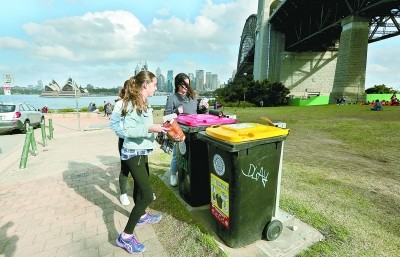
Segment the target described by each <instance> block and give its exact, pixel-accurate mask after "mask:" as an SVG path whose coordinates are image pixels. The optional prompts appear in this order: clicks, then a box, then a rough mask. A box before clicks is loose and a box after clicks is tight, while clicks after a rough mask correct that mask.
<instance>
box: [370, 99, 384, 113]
mask: <svg viewBox="0 0 400 257" xmlns="http://www.w3.org/2000/svg"><path fill="white" fill-rule="evenodd" d="M370 110H371V111H382V110H383V108H382V103H381V102H379V99H377V100H376V101H375V104H374V106H372V107H371V109H370Z"/></svg>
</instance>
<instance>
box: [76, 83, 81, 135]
mask: <svg viewBox="0 0 400 257" xmlns="http://www.w3.org/2000/svg"><path fill="white" fill-rule="evenodd" d="M76 91H77V90H76V89H75V102H76V116H77V118H78V130H79V131H80V130H81V117H80V114H79V108H78V96H77V92H76Z"/></svg>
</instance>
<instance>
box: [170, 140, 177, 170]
mask: <svg viewBox="0 0 400 257" xmlns="http://www.w3.org/2000/svg"><path fill="white" fill-rule="evenodd" d="M177 145H178V144H175V145H174V148H173V150H172V158H171V163H170V168H169V171H170V172H171V175H176V173H177V172H178V155H177V152H176V151H177V148H178V146H177Z"/></svg>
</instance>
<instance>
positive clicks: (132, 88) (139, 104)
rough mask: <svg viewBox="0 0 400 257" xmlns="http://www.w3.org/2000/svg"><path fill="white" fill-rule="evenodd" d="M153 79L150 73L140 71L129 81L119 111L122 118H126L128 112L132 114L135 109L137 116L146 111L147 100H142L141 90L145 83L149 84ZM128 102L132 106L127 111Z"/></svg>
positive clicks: (153, 76)
mask: <svg viewBox="0 0 400 257" xmlns="http://www.w3.org/2000/svg"><path fill="white" fill-rule="evenodd" d="M155 77H156V76H155V75H154V74H153V73H152V72H150V71H141V72H139V73H138V74H136V76H133V77H131V78H130V79H129V81H128V86H127V88H126V91H125V95H124V98H123V101H124V102H123V105H122V110H121V115H122V116H126V114H127V113H128V111H129V112H132V111H133V110H134V109H135V108H136V111H137V112H138V114H141V113H142V112H143V111H147V105H148V103H147V99H143V95H142V93H141V90H142V87H143V85H144V84H145V83H151V81H152V80H153V78H155ZM129 102H130V103H131V104H132V109H131V110H127V108H128V104H129Z"/></svg>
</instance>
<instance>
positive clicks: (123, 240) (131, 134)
mask: <svg viewBox="0 0 400 257" xmlns="http://www.w3.org/2000/svg"><path fill="white" fill-rule="evenodd" d="M156 84H157V78H156V76H155V75H154V74H153V73H152V72H149V71H141V72H139V73H138V74H137V75H136V76H134V77H132V78H130V79H129V82H128V87H127V90H126V92H125V96H124V98H123V102H122V109H121V115H122V117H123V118H124V124H123V127H124V136H125V138H124V143H123V145H122V149H121V160H124V161H126V164H127V166H128V168H129V171H130V173H131V175H132V177H133V179H134V180H135V182H136V184H137V186H138V190H139V193H140V194H139V196H138V197H137V199H135V205H134V207H133V209H132V211H131V213H130V215H129V218H128V222H127V224H126V226H125V228H124V230H123V232H121V234H120V235H119V236H118V238H117V239H116V244H117V245H118V246H119V247H121V248H124V249H125V250H126V251H127V252H129V253H130V254H137V253H143V252H144V251H145V249H146V247H145V246H144V245H143V244H141V243H139V242H138V240H137V239H136V237H135V235H134V234H133V232H134V229H135V227H136V226H143V225H145V224H154V223H157V222H159V221H160V220H161V218H162V216H161V215H160V214H150V213H147V212H146V209H147V207H148V206H149V205H150V203H151V202H152V201H153V190H152V187H151V184H150V179H149V176H148V172H149V164H148V155H149V154H151V152H152V151H153V149H154V141H155V136H156V134H157V133H159V132H164V133H166V132H167V131H168V129H167V128H165V127H163V126H162V125H159V124H153V114H152V111H153V110H152V109H151V107H150V106H149V104H148V100H147V98H148V97H150V96H153V95H154V92H155V91H156V89H157V86H156Z"/></svg>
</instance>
